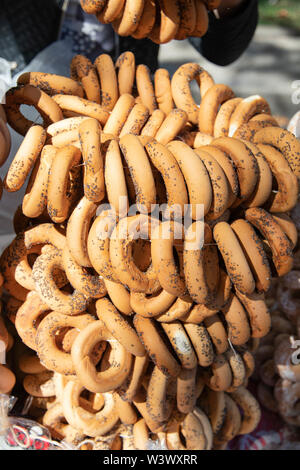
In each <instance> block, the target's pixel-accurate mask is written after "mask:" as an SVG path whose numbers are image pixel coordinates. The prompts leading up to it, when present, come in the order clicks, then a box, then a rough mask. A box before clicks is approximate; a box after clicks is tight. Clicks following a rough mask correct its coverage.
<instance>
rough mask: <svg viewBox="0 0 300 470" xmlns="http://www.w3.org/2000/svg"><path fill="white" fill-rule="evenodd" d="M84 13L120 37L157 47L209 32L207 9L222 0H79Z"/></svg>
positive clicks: (210, 8)
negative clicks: (110, 26) (151, 42)
mask: <svg viewBox="0 0 300 470" xmlns="http://www.w3.org/2000/svg"><path fill="white" fill-rule="evenodd" d="M80 3H81V6H82V8H83V10H84V11H85V12H86V13H90V14H93V15H95V16H96V18H97V19H98V20H99V21H100V23H104V24H111V25H112V27H113V29H114V31H115V32H116V33H117V34H118V35H119V36H132V37H134V38H135V39H144V38H149V39H151V41H153V42H155V43H156V44H165V43H167V42H169V41H171V40H172V39H178V40H182V39H186V38H188V37H190V36H192V37H202V36H204V34H205V33H206V31H207V29H208V22H209V19H208V10H214V9H216V8H218V7H219V5H220V3H221V0H178V1H174V0H81V2H80Z"/></svg>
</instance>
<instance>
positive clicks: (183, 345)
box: [161, 321, 197, 369]
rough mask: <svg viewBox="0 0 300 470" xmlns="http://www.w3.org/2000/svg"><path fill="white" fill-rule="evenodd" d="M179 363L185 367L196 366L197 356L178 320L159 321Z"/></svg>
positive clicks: (192, 367)
mask: <svg viewBox="0 0 300 470" xmlns="http://www.w3.org/2000/svg"><path fill="white" fill-rule="evenodd" d="M161 326H162V327H163V329H164V332H165V333H166V335H167V337H168V338H169V341H170V343H171V345H172V347H173V350H174V351H175V353H176V355H177V357H178V359H179V360H180V362H181V365H182V367H183V368H185V369H194V368H195V367H196V366H197V357H196V355H195V352H194V349H193V346H192V344H191V342H190V340H189V337H188V335H187V333H186V331H185V329H184V327H183V324H182V323H180V322H179V321H174V322H170V323H161Z"/></svg>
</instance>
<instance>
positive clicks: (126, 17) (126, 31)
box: [113, 0, 144, 36]
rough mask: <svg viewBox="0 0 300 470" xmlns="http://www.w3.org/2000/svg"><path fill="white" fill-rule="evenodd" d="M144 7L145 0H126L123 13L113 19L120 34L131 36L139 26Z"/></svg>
mask: <svg viewBox="0 0 300 470" xmlns="http://www.w3.org/2000/svg"><path fill="white" fill-rule="evenodd" d="M143 9H144V0H126V2H125V5H124V8H123V10H122V13H121V14H120V15H119V16H118V18H116V19H115V20H114V21H113V28H114V30H115V32H116V33H117V34H118V35H119V36H130V35H131V34H132V33H133V32H134V31H135V30H136V28H137V26H138V24H139V21H140V18H141V16H142V13H143Z"/></svg>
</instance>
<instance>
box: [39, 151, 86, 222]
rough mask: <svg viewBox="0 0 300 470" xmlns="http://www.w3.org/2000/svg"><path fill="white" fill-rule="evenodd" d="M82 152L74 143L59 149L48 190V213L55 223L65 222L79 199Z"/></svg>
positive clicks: (53, 163)
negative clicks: (79, 165) (74, 203)
mask: <svg viewBox="0 0 300 470" xmlns="http://www.w3.org/2000/svg"><path fill="white" fill-rule="evenodd" d="M80 160H81V152H80V150H79V149H78V148H76V147H74V146H73V145H67V146H66V147H62V148H60V149H58V150H57V152H56V155H55V157H54V159H53V162H52V166H51V171H50V175H49V182H48V191H47V210H48V214H49V216H50V217H51V219H52V220H53V222H55V223H61V222H64V221H65V220H66V219H67V217H68V216H69V212H70V209H71V206H72V203H73V202H74V200H76V199H77V197H78V195H77V192H78V186H79V177H80V168H78V164H79V162H80Z"/></svg>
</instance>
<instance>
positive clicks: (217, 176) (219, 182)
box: [195, 145, 229, 221]
mask: <svg viewBox="0 0 300 470" xmlns="http://www.w3.org/2000/svg"><path fill="white" fill-rule="evenodd" d="M211 149H212V147H211V146H210V145H204V146H203V147H201V148H198V149H195V152H196V153H197V155H199V157H200V159H201V160H202V162H203V163H204V165H205V168H206V170H207V172H208V174H209V177H210V182H211V186H212V193H213V199H212V204H211V207H210V209H209V211H208V213H207V214H206V220H209V221H210V220H216V219H218V218H219V217H220V216H221V215H223V214H224V212H225V211H226V209H227V208H228V207H229V185H228V181H227V177H226V175H225V173H224V171H223V169H222V167H221V166H220V164H219V163H218V162H217V160H216V159H215V158H214V156H213V151H211Z"/></svg>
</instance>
